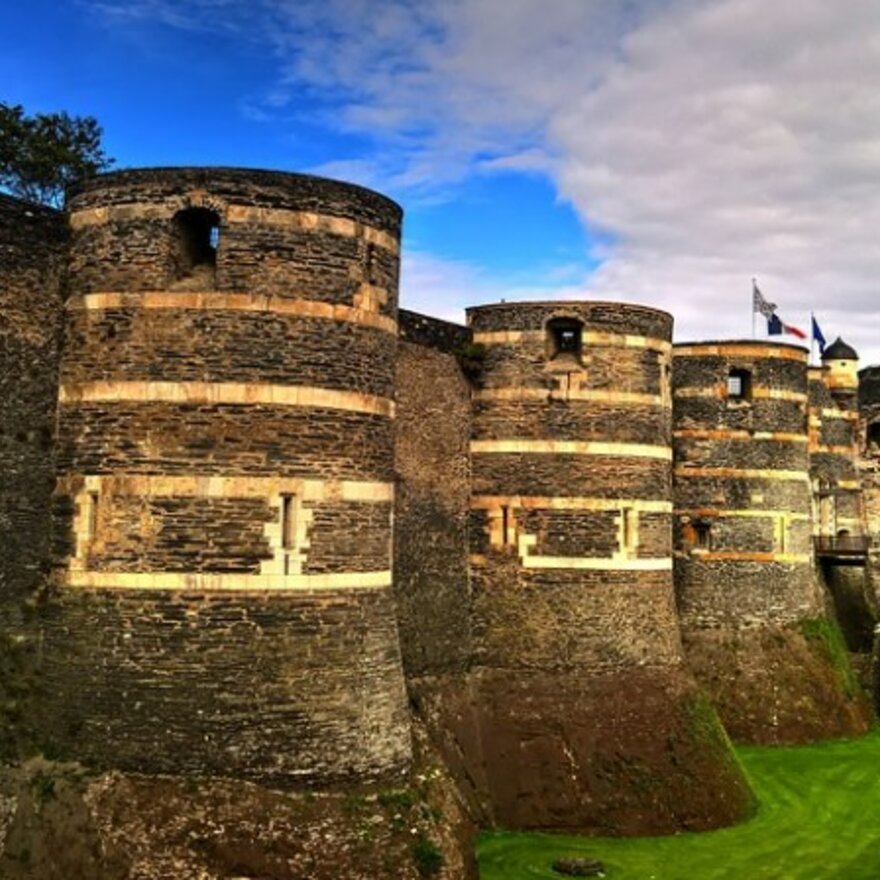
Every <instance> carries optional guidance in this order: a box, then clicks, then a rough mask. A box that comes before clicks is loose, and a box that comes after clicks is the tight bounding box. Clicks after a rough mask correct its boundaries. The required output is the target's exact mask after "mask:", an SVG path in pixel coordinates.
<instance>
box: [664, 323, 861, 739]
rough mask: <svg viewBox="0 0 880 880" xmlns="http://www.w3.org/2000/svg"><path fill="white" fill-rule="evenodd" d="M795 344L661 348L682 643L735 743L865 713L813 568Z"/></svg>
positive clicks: (828, 729)
mask: <svg viewBox="0 0 880 880" xmlns="http://www.w3.org/2000/svg"><path fill="white" fill-rule="evenodd" d="M807 354H808V353H807V351H806V350H805V349H803V348H800V347H797V346H791V345H784V344H779V343H773V342H763V341H754V340H752V341H746V342H718V343H715V342H705V343H694V344H691V343H686V344H681V345H676V346H675V347H674V349H673V355H674V357H673V363H674V367H673V399H674V408H673V409H674V419H673V425H674V431H673V437H674V450H675V481H674V485H675V492H674V498H675V539H674V540H675V551H676V552H675V557H676V558H675V576H676V591H677V598H678V607H679V613H680V618H681V628H682V635H683V639H684V645H685V652H686V654H687V657H688V660H689V662H690V664H691V666H692V668H693V669H694V671H695V674H696V676H697V679H698V680H699V681H700V682H701V683H702V684H703V686H704V687H705V688H706V690H707V691H708V693H709V694H710V695H711V697H712V699H713V701H714V703H715V705H716V706H717V708H718V711H719V713H720V715H721V718H722V720H723V722H724V724H725V726H726V728H727V730H728V731H729V733H730V734H731V736H732V737H733V738H734V739H737V740H741V741H746V742H760V743H785V742H804V741H810V740H813V739H817V738H822V737H828V736H835V735H847V734H855V733H860V732H863V731H864V730H865V729H866V725H867V723H868V717H867V714H866V711H865V709H866V707H865V706H864V703H863V701H862V700H861V698H860V697H859V696H858V694H857V691H858V688H853V687H852V681H851V678H852V676H851V674H850V673H849V671H848V668H841V664H840V663H839V662H838V659H837V654H836V652H835V651H834V650H833V643H834V640H835V637H836V630H834V628H833V624H832V623H831V621H830V620H829V619H828V617H827V616H826V609H825V604H824V602H823V597H822V591H821V589H820V586H819V583H818V581H817V578H816V576H815V571H814V567H813V548H812V527H811V519H812V511H811V486H810V444H809V433H808V429H807V427H808V393H807ZM843 662H844V664H845V660H844V661H843Z"/></svg>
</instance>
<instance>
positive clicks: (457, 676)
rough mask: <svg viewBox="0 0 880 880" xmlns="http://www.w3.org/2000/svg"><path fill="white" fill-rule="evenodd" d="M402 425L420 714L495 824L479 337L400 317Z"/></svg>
mask: <svg viewBox="0 0 880 880" xmlns="http://www.w3.org/2000/svg"><path fill="white" fill-rule="evenodd" d="M400 340H401V341H400V345H399V347H398V360H397V417H396V420H395V429H396V434H395V470H396V478H397V485H396V492H395V529H394V538H395V540H394V595H395V599H396V603H397V615H398V624H399V627H400V636H401V645H402V649H403V666H404V671H405V673H406V685H407V690H408V692H409V696H410V706H411V711H412V712H413V715H414V716H415V717H416V718H417V719H419V721H420V722H421V723H422V724H423V725H424V727H425V729H426V730H427V732H428V734H429V736H430V738H431V740H432V742H433V743H434V745H435V747H436V748H437V751H438V753H439V754H440V755H441V756H442V757H443V760H444V762H445V764H446V766H447V767H448V768H449V769H450V771H451V772H452V773H453V775H454V777H455V780H456V782H457V784H458V788H459V790H460V791H461V793H462V794H463V795H464V796H465V797H466V799H467V802H468V804H469V808H470V811H471V814H472V815H473V816H474V818H475V819H479V821H480V822H481V823H482V824H489V823H490V822H491V812H490V811H489V805H488V804H487V799H486V785H485V779H484V773H483V769H482V768H483V752H482V743H481V740H480V732H479V727H478V717H477V709H476V706H475V701H474V694H473V692H472V688H471V681H470V669H471V664H472V660H473V641H472V637H471V588H470V575H469V571H468V537H467V536H468V531H467V525H468V506H469V498H470V450H469V447H470V437H471V388H470V384H469V382H468V381H467V379H466V378H465V376H464V375H463V373H462V370H461V368H460V367H459V362H458V359H457V356H456V353H457V352H461V351H462V350H463V347H464V346H466V345H467V344H468V343H469V341H470V331H469V330H468V329H467V328H465V327H461V326H459V325H456V324H451V323H448V322H445V321H438V320H436V319H434V318H428V317H425V316H423V315H417V314H414V313H412V312H405V311H401V313H400Z"/></svg>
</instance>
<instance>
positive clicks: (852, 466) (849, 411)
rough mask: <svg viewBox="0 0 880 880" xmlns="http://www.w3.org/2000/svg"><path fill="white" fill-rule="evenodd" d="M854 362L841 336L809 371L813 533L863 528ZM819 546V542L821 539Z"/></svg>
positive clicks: (823, 534)
mask: <svg viewBox="0 0 880 880" xmlns="http://www.w3.org/2000/svg"><path fill="white" fill-rule="evenodd" d="M858 364H859V359H858V355H857V354H856V352H855V350H854V349H853V348H852V347H850V346H849V345H847V344H846V343H845V342H844V341H843V340H842V339H840V338H839V337H838V339H837V340H836V341H835V342H833V343H832V344H831V345H829V346H828V348H826V349H825V352H824V354H823V355H822V367H821V368H819V367H814V368H812V369H811V370H810V384H809V395H810V472H811V477H812V480H813V491H814V494H815V497H816V518H815V523H814V531H815V534H816V535H817V536H819V537H820V538H821V537H837V536H838V535H843V536H859V535H861V534H862V533H863V531H864V513H863V509H862V508H863V505H862V492H861V485H860V483H859V475H858V462H857V459H858V453H859V445H858V426H859V404H858V390H859V379H858ZM820 546H821V544H820Z"/></svg>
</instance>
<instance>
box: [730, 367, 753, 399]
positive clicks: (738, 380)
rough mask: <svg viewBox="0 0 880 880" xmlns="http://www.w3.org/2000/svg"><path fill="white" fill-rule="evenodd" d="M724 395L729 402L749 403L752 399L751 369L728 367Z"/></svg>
mask: <svg viewBox="0 0 880 880" xmlns="http://www.w3.org/2000/svg"><path fill="white" fill-rule="evenodd" d="M726 396H727V400H728V402H729V403H733V404H744V403H746V404H747V403H750V402H751V400H752V371H751V370H749V369H747V368H746V367H736V366H734V367H730V368H729V369H728V371H727V387H726Z"/></svg>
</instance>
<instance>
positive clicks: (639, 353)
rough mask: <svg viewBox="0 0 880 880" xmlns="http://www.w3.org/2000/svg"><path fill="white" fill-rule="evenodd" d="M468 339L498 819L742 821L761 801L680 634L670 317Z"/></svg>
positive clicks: (481, 673)
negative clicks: (706, 702)
mask: <svg viewBox="0 0 880 880" xmlns="http://www.w3.org/2000/svg"><path fill="white" fill-rule="evenodd" d="M468 321H469V325H470V327H471V329H472V331H473V334H474V336H473V340H474V342H475V343H478V344H481V345H483V346H485V347H486V354H485V361H484V363H483V369H482V371H481V373H480V376H479V378H478V381H477V383H476V388H475V390H474V394H473V398H474V418H473V429H472V441H471V462H472V473H473V476H472V486H471V492H472V494H471V502H470V507H471V513H470V527H469V543H470V562H471V579H472V590H473V600H472V601H473V638H474V673H473V676H472V681H473V687H474V691H475V694H476V695H477V696H476V700H477V706H478V710H479V724H480V734H481V739H482V742H483V743H485V744H491V746H489V747H487V748H486V750H485V773H486V786H487V791H488V798H489V801H490V805H491V810H492V815H493V816H494V818H495V820H496V821H498V822H499V823H501V824H502V825H506V826H514V827H560V828H561V827H569V828H591V829H605V830H607V829H610V828H614V829H615V830H617V831H621V830H631V831H640V832H642V833H644V832H647V831H662V830H671V829H672V828H674V827H680V826H681V825H691V824H692V825H693V826H694V827H709V826H712V825H716V824H722V823H724V822H729V821H731V820H732V819H734V818H735V817H737V816H739V815H741V814H742V811H743V810H744V809H745V807H746V804H747V801H748V796H747V793H746V787H745V783H744V781H743V780H742V778H741V776H740V775H739V771H738V770H737V768H736V767H735V765H734V763H733V761H732V759H731V754H730V752H729V747H728V745H727V744H726V741H725V740H724V738H723V735H721V734H720V727H719V726H718V725H717V721H716V720H715V719H714V715H713V714H712V711H711V709H708V707H706V712H707V714H706V715H705V716H703V715H701V713H700V710H698V709H696V708H695V707H697V706H698V705H702V704H700V697H699V695H698V693H697V692H696V689H695V688H694V686H693V682H692V680H691V679H690V677H689V674H688V673H687V671H686V670H685V668H684V665H683V662H682V655H681V648H680V640H679V633H678V626H677V621H676V617H675V607H674V598H673V589H672V559H671V545H670V536H671V528H670V521H671V516H672V499H671V469H672V450H671V443H670V441H671V436H670V432H671V425H670V415H671V413H670V401H669V358H670V348H671V346H670V336H671V331H672V320H671V318H670V316H669V315H667V314H665V313H662V312H658V311H655V310H652V309H645V308H641V307H636V306H625V305H616V304H607V303H521V304H505V305H495V306H484V307H478V308H473V309H470V310H469V311H468ZM560 328H561V329H560ZM572 329H573V330H574V334H575V336H574V337H572V336H571V335H568V336H566V335H565V333H570V332H571V331H572ZM557 331H558V332H557ZM560 334H562V335H560ZM696 715H701V717H704V720H706V722H707V724H708V726H709V729H710V730H713V729H714V730H715V731H716V732H717V733H718V734H719V735H718V736H717V737H714V738H713V736H712V735H708V736H707V735H705V730H704V731H703V733H697V732H696V730H695V728H694V723H693V722H694V718H695V717H696ZM713 724H714V725H715V726H714V728H713V726H712V725H713ZM648 731H650V734H648ZM685 766H686V767H687V771H686V772H685V771H684V768H685ZM635 768H638V770H637V771H636V770H635ZM637 777H638V778H637ZM646 779H649V780H653V779H656V780H657V782H658V784H657V786H656V787H655V786H654V785H653V784H652V783H650V782H647V783H646ZM661 779H662V783H660V782H659V780H661ZM697 780H699V781H697ZM658 792H660V793H659V794H658Z"/></svg>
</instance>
